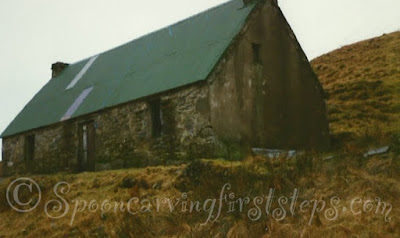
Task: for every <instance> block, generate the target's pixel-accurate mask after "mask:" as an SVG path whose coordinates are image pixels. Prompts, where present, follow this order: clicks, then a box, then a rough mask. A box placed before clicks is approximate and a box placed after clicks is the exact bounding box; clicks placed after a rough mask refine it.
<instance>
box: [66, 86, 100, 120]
mask: <svg viewBox="0 0 400 238" xmlns="http://www.w3.org/2000/svg"><path fill="white" fill-rule="evenodd" d="M92 90H93V86H92V87H90V88H87V89H85V90H83V91H82V93H81V94H80V95H79V97H78V98H77V99H76V100H75V102H74V103H72V105H71V106H70V107H69V108H68V111H67V112H66V113H65V115H64V116H63V117H62V118H61V120H60V121H65V120H68V119H70V118H71V116H72V115H73V114H74V113H75V111H76V110H77V109H78V108H79V106H80V105H81V104H82V102H83V101H84V100H85V98H86V97H87V96H88V95H89V93H90V92H91V91H92Z"/></svg>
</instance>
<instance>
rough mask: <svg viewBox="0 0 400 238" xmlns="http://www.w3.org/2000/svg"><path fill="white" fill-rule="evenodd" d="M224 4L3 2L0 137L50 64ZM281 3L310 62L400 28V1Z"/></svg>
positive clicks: (210, 0) (208, 0)
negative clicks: (350, 44)
mask: <svg viewBox="0 0 400 238" xmlns="http://www.w3.org/2000/svg"><path fill="white" fill-rule="evenodd" d="M223 2H226V0H225V1H224V0H190V1H188V0H168V1H165V0H153V1H143V0H142V1H137V0H118V1H111V0H109V1H105V0H85V1H82V0H68V1H59V0H1V2H0V66H1V70H0V90H1V93H0V131H1V132H2V131H3V130H4V129H5V128H6V127H7V125H8V124H9V123H10V122H11V121H12V119H13V118H14V117H15V116H16V115H17V114H18V113H19V112H20V111H21V110H22V108H23V107H24V106H25V105H26V104H27V103H28V101H29V100H30V99H31V98H32V97H33V96H34V95H35V93H37V92H38V91H39V90H40V88H42V87H43V86H44V85H45V84H46V82H47V81H48V80H49V79H50V78H51V70H50V67H51V64H52V63H54V62H56V61H63V62H67V63H74V62H76V61H79V60H81V59H84V58H87V57H89V56H92V55H95V54H98V53H100V52H103V51H105V50H108V49H111V48H114V47H116V46H118V45H121V44H123V43H125V42H128V41H130V40H132V39H134V38H137V37H139V36H141V35H143V34H146V33H149V32H152V31H154V30H157V29H159V28H162V27H164V26H166V25H170V24H173V23H175V22H177V21H179V20H182V19H184V18H187V17H189V16H191V15H194V14H196V13H198V12H200V11H203V10H206V9H207V8H210V7H213V6H215V5H218V4H220V3H223ZM279 5H280V6H281V8H282V11H283V13H284V14H285V16H286V18H287V19H288V21H289V23H290V24H291V26H292V28H293V30H294V32H295V34H296V36H297V38H298V40H299V41H300V44H301V45H302V47H303V50H304V51H305V53H306V54H307V56H308V58H309V59H313V58H315V57H317V56H319V55H321V54H323V53H327V52H329V51H331V50H333V49H336V48H339V47H341V46H343V45H346V44H349V43H353V42H357V41H359V40H363V39H367V38H371V37H375V36H379V35H382V34H383V33H390V32H393V31H398V30H400V13H399V12H400V1H399V0H301V1H300V0H279ZM0 147H1V145H0Z"/></svg>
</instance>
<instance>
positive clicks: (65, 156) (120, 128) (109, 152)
mask: <svg viewBox="0 0 400 238" xmlns="http://www.w3.org/2000/svg"><path fill="white" fill-rule="evenodd" d="M208 93H209V90H208V86H207V84H205V83H198V84H195V85H191V86H188V87H185V88H182V89H177V90H175V91H172V92H167V93H164V94H161V95H159V96H158V97H159V98H160V102H161V111H162V121H163V130H162V135H161V136H160V137H157V138H153V136H152V133H151V113H150V110H149V104H148V101H149V100H151V99H152V98H148V99H143V100H138V101H135V102H131V103H126V104H124V105H120V106H117V107H114V108H111V109H107V110H103V111H101V112H96V113H93V114H90V115H86V116H83V117H79V118H76V119H72V120H69V121H65V122H62V123H59V124H57V125H53V126H49V127H46V128H41V129H37V130H33V131H30V132H27V133H23V134H19V135H15V136H11V137H6V138H4V139H3V156H4V157H3V158H4V161H5V163H6V164H7V162H9V161H12V163H13V166H11V167H6V168H5V171H6V173H7V174H22V173H27V172H32V173H53V172H58V171H77V170H78V161H79V160H78V151H79V148H78V147H79V139H78V138H79V136H78V134H79V132H78V131H79V125H81V123H83V122H87V121H93V123H94V126H95V160H96V170H103V169H117V168H122V167H132V166H134V167H141V166H148V165H162V164H169V163H175V162H177V161H182V160H190V159H194V158H199V157H202V158H205V157H210V158H211V157H215V156H218V154H221V153H222V154H223V153H224V146H223V145H222V144H220V143H219V141H218V139H217V137H216V135H215V133H214V131H213V129H212V128H211V123H210V106H209V96H208ZM31 134H34V135H35V154H34V159H33V161H25V160H24V140H25V136H27V135H31Z"/></svg>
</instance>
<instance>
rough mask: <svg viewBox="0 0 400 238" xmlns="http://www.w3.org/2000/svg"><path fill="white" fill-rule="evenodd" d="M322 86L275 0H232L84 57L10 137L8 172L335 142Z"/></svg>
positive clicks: (37, 100) (60, 66)
mask: <svg viewBox="0 0 400 238" xmlns="http://www.w3.org/2000/svg"><path fill="white" fill-rule="evenodd" d="M328 132H329V128H328V122H327V118H326V109H325V101H324V92H323V89H322V87H321V85H320V83H319V81H318V78H317V77H316V75H315V74H314V72H313V70H312V68H311V66H310V64H309V62H308V60H307V58H306V56H305V54H304V52H303V51H302V49H301V47H300V45H299V43H298V42H297V40H296V37H295V36H294V34H293V32H292V30H291V28H290V26H289V25H288V23H287V21H286V20H285V18H284V16H283V14H282V12H281V10H280V9H279V7H278V5H277V3H276V1H274V0H264V1H243V0H233V1H229V2H227V3H225V4H222V5H220V6H217V7H215V8H212V9H210V10H207V11H205V12H202V13H200V14H197V15H195V16H193V17H191V18H189V19H186V20H184V21H181V22H179V23H177V24H174V25H171V26H168V27H166V28H164V29H161V30H158V31H156V32H154V33H151V34H148V35H146V36H143V37H141V38H139V39H136V40H133V41H131V42H129V43H126V44H124V45H122V46H119V47H117V48H114V49H112V50H109V51H106V52H104V53H101V54H98V55H95V56H92V57H90V58H87V59H85V60H82V61H79V62H77V63H74V64H65V63H61V62H58V63H55V64H53V65H52V79H51V80H50V81H49V82H48V83H47V84H46V85H45V86H44V87H43V88H42V89H41V90H40V91H39V92H38V93H37V94H36V95H35V96H34V97H33V99H32V100H31V101H30V102H29V103H28V104H27V105H26V106H25V108H24V109H23V110H22V111H21V112H20V113H19V115H18V116H17V117H16V118H15V119H14V120H13V121H12V123H11V124H10V125H9V126H8V127H7V128H6V130H5V131H4V132H3V133H2V135H1V137H2V138H3V151H2V153H3V159H4V161H5V164H6V165H7V166H4V167H5V169H4V170H5V173H6V174H15V173H27V172H32V173H51V172H57V171H93V170H102V169H113V168H121V167H130V166H147V165H156V164H158V165H159V164H168V163H174V162H176V161H181V160H190V159H194V158H199V157H201V158H220V157H224V158H233V157H235V156H238V155H240V153H241V152H243V151H246V148H255V147H257V148H274V149H323V148H326V146H328V142H329V141H328V140H329V139H328V138H329V137H328Z"/></svg>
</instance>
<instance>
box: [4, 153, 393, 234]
mask: <svg viewBox="0 0 400 238" xmlns="http://www.w3.org/2000/svg"><path fill="white" fill-rule="evenodd" d="M322 157H324V156H323V155H317V154H307V155H303V156H301V157H298V158H297V159H284V158H281V159H276V160H267V159H265V158H262V157H248V158H247V159H246V160H245V161H243V162H228V161H223V160H218V161H212V160H201V161H195V162H193V163H192V164H189V165H181V166H169V167H151V168H144V169H132V170H120V171H107V172H100V173H83V174H77V175H67V174H59V175H52V176H33V177H32V178H33V179H34V180H35V181H37V182H38V183H39V184H40V186H41V188H42V190H43V194H44V196H43V200H44V201H49V200H50V199H54V198H56V197H55V196H54V194H53V192H52V186H53V185H54V184H56V183H57V182H58V181H66V182H68V183H69V184H70V185H71V191H70V192H69V193H68V194H67V195H65V196H63V197H64V198H65V199H66V200H67V201H69V202H70V204H71V206H72V205H73V203H72V202H71V201H72V200H73V199H85V200H87V201H90V200H91V199H96V200H97V201H100V202H101V201H103V200H105V199H109V200H110V201H125V202H127V201H128V200H129V199H130V198H131V197H138V198H140V199H149V200H154V199H156V198H157V197H169V198H180V197H181V195H182V193H184V192H187V196H188V200H187V201H201V202H204V201H205V200H206V199H207V198H219V193H220V190H221V188H222V186H223V185H224V184H225V183H230V184H231V185H232V188H231V190H230V192H234V193H235V197H236V198H240V197H246V196H249V197H250V198H255V197H256V196H259V195H263V194H264V195H267V194H268V191H269V188H275V189H276V194H275V196H276V197H278V196H282V195H283V196H287V197H290V196H291V195H292V192H293V191H294V189H295V188H298V189H299V191H300V193H299V200H298V204H300V203H301V202H302V201H304V200H313V199H321V200H324V201H326V202H329V199H330V198H332V197H333V196H338V197H339V198H340V199H341V203H340V205H338V206H337V208H338V210H339V211H340V213H339V216H338V219H337V220H335V221H329V220H327V219H326V218H325V215H324V213H323V212H320V213H317V214H316V216H315V217H314V219H312V224H311V225H310V226H309V225H308V224H309V222H310V216H311V211H308V212H305V213H302V212H300V211H298V210H297V211H296V212H295V214H294V216H292V215H291V214H290V215H289V214H288V216H287V217H286V218H285V219H283V220H282V221H276V220H275V219H272V218H271V217H267V216H266V214H265V213H264V214H262V217H261V218H260V219H259V220H258V221H251V220H250V219H249V218H248V215H247V212H248V211H249V209H251V208H254V205H253V203H252V202H251V203H250V204H247V205H245V206H244V209H243V212H239V211H235V212H232V213H228V212H227V206H226V207H225V209H226V210H223V212H222V213H221V216H220V218H219V222H216V223H209V224H207V225H205V226H202V225H201V224H202V223H204V222H205V221H206V220H207V217H208V213H207V212H205V211H202V212H199V213H197V212H192V213H190V212H181V210H180V206H177V208H176V210H174V211H173V212H170V211H169V207H168V206H167V205H165V206H162V207H161V209H160V211H159V212H156V211H155V210H154V209H155V208H153V209H152V212H148V213H144V214H140V215H131V214H129V213H127V212H118V213H113V212H112V211H110V212H108V213H105V214H102V213H101V212H100V211H98V212H95V213H92V212H89V211H85V212H83V213H79V212H78V214H77V215H76V217H75V221H74V223H73V225H72V226H70V224H69V223H70V220H71V217H72V210H73V209H72V208H71V211H70V212H69V213H68V214H67V215H66V216H65V217H64V218H62V219H59V220H52V219H49V218H48V217H47V216H46V215H45V214H44V212H43V209H44V204H43V202H42V203H41V204H40V205H39V206H38V208H37V209H36V210H35V211H33V212H31V213H27V214H19V213H16V212H15V211H13V210H12V209H11V208H10V207H8V206H7V204H6V203H5V202H2V204H0V214H1V218H2V223H0V236H2V237H20V236H26V237H38V236H39V237H40V236H44V235H46V236H48V237H60V236H66V237H68V236H69V237H320V236H326V237H338V236H340V237H351V235H359V236H360V237H397V235H398V234H400V221H398V220H397V219H396V218H397V217H399V215H400V208H399V207H398V206H396V205H397V204H396V203H395V202H396V201H397V199H398V197H399V196H400V184H399V182H398V181H399V179H400V175H399V172H398V171H399V169H400V162H399V157H398V155H396V154H393V153H392V154H389V155H386V156H385V157H371V158H369V159H365V158H364V157H362V156H357V155H352V156H351V155H341V156H338V157H336V158H334V159H330V160H322V159H321V158H322ZM11 179H13V178H10V180H11ZM128 179H130V180H128ZM127 181H131V182H127ZM159 183H161V186H155V184H159ZM6 185H7V184H4V185H2V186H1V187H0V191H1V193H2V197H4V195H5V194H4V193H5V189H6ZM356 197H360V198H362V199H364V200H366V199H375V198H376V197H379V198H381V199H382V200H383V201H385V202H389V203H391V204H393V210H392V211H391V212H390V217H391V218H392V219H393V220H392V221H391V222H385V221H384V215H381V214H375V213H365V212H363V213H362V214H361V215H354V214H351V213H350V212H342V207H344V206H346V207H347V208H348V206H349V204H350V202H351V200H352V199H354V198H356ZM179 205H180V204H179ZM297 206H299V205H297ZM284 207H285V209H286V211H287V212H288V213H289V209H290V208H289V205H285V206H284ZM272 208H273V209H276V208H278V204H277V202H276V201H275V203H273V205H272ZM327 208H328V207H327ZM135 209H140V207H135ZM297 209H298V208H297ZM267 227H268V230H266V228H267Z"/></svg>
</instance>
